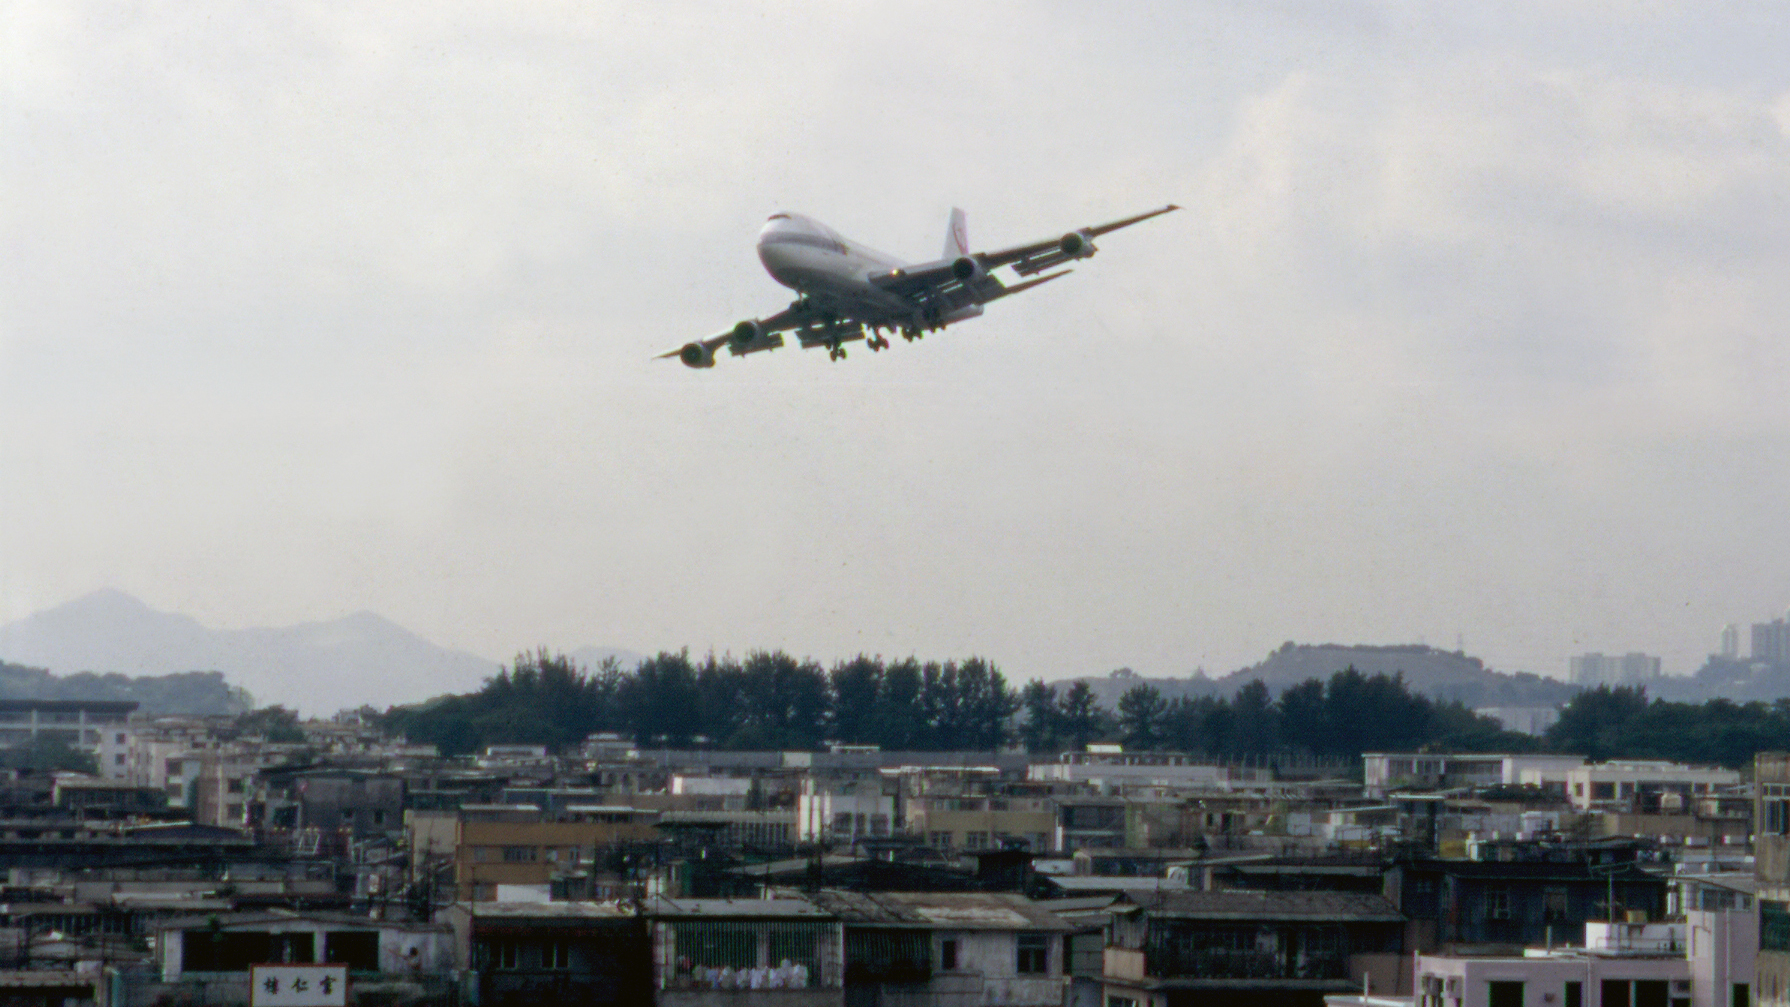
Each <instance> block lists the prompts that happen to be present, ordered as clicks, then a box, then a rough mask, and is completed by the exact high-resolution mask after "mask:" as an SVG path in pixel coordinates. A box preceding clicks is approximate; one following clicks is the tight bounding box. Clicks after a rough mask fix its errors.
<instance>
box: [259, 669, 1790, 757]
mask: <svg viewBox="0 0 1790 1007" xmlns="http://www.w3.org/2000/svg"><path fill="white" fill-rule="evenodd" d="M382 722H383V724H384V726H385V727H386V729H388V730H390V731H392V732H393V733H395V734H401V735H403V736H405V737H407V738H409V739H410V740H411V741H413V742H419V743H424V744H434V745H436V746H437V747H438V748H439V749H440V750H441V752H442V754H444V755H459V754H465V753H468V752H474V751H477V750H478V749H479V748H481V747H483V746H485V745H490V744H535V745H545V746H547V747H548V748H549V749H551V750H554V751H570V750H575V749H576V748H577V747H578V746H579V745H580V744H581V743H582V742H583V741H584V739H585V738H586V737H588V736H589V735H591V734H593V733H597V732H605V731H607V732H615V733H618V734H621V735H623V736H626V737H628V738H630V739H632V740H633V741H634V742H635V743H636V744H638V745H642V746H647V747H668V748H684V747H692V746H701V747H712V748H725V749H736V750H745V749H761V750H762V749H771V750H778V749H781V750H807V751H813V750H818V749H820V748H822V747H823V746H824V745H826V744H828V743H842V744H854V745H876V746H878V747H880V748H882V749H884V750H885V751H950V750H955V751H965V750H968V751H993V750H997V749H1000V748H1003V747H1007V746H1009V745H1020V746H1023V747H1024V748H1025V749H1026V750H1027V751H1030V752H1035V753H1054V752H1061V751H1075V750H1080V749H1082V748H1084V747H1085V746H1086V745H1088V744H1090V743H1094V742H1111V743H1119V744H1122V745H1124V746H1125V748H1126V749H1127V750H1128V751H1151V750H1155V751H1174V752H1186V753H1189V754H1192V755H1197V756H1204V757H1210V758H1221V759H1250V760H1258V761H1264V762H1271V761H1273V760H1274V759H1275V758H1276V757H1281V756H1316V757H1324V758H1356V757H1359V756H1360V755H1361V753H1363V752H1371V751H1417V750H1422V751H1438V752H1443V751H1446V752H1536V751H1549V752H1561V753H1572V754H1581V755H1585V756H1588V757H1590V758H1592V759H1594V760H1604V759H1612V758H1650V759H1670V760H1673V761H1678V762H1693V763H1717V764H1721V765H1726V766H1734V767H1739V766H1744V765H1748V764H1750V762H1751V761H1752V757H1753V753H1754V752H1757V751H1761V750H1766V749H1783V748H1790V699H1784V700H1778V701H1777V702H1776V703H1772V704H1769V705H1768V704H1765V703H1746V704H1737V703H1734V702H1731V701H1728V700H1723V699H1716V700H1711V701H1709V702H1708V703H1705V704H1702V705H1700V706H1699V705H1696V704H1690V703H1669V702H1664V701H1661V700H1654V701H1651V702H1649V701H1648V699H1647V697H1646V693H1645V692H1644V691H1643V690H1641V689H1639V688H1610V687H1608V686H1602V687H1599V688H1596V689H1590V690H1586V691H1583V692H1580V693H1579V694H1578V695H1577V696H1576V697H1575V698H1574V699H1573V700H1572V701H1571V702H1569V703H1568V704H1567V705H1566V706H1565V707H1564V708H1563V709H1562V711H1561V714H1560V719H1559V721H1558V722H1557V723H1556V724H1555V725H1554V726H1553V727H1552V728H1551V729H1550V730H1549V731H1548V732H1547V734H1546V735H1545V736H1543V737H1541V738H1536V737H1532V736H1530V735H1527V734H1522V733H1518V732H1512V731H1506V730H1503V728H1502V726H1501V725H1500V724H1499V722H1498V721H1497V720H1495V719H1493V718H1491V717H1487V716H1483V715H1480V714H1476V713H1474V712H1473V711H1472V710H1469V709H1467V708H1466V707H1464V706H1463V705H1461V704H1460V703H1458V702H1441V701H1437V700H1432V699H1430V698H1428V697H1426V696H1423V695H1421V694H1419V693H1416V692H1413V691H1412V690H1411V688H1410V686H1409V685H1408V684H1407V683H1406V682H1405V680H1404V678H1403V676H1402V675H1399V674H1393V675H1384V674H1374V675H1366V674H1363V673H1361V672H1360V671H1357V670H1356V669H1354V668H1353V667H1349V668H1344V669H1342V670H1340V671H1337V672H1335V673H1334V674H1332V675H1331V676H1330V677H1329V678H1328V679H1316V678H1314V679H1309V680H1307V681H1305V682H1301V683H1300V684H1298V685H1295V686H1292V687H1291V688H1288V689H1286V690H1285V691H1283V692H1281V693H1280V694H1279V695H1278V696H1276V695H1274V694H1273V693H1272V692H1271V691H1270V690H1269V688H1268V687H1267V686H1266V685H1265V684H1263V683H1262V682H1260V681H1254V682H1250V683H1247V684H1246V685H1244V686H1243V687H1242V688H1240V689H1239V690H1238V691H1237V692H1236V694H1235V695H1233V696H1231V697H1230V698H1228V699H1227V698H1224V697H1211V696H1207V697H1195V698H1188V697H1177V698H1174V699H1166V698H1165V697H1164V696H1163V695H1162V693H1161V691H1160V690H1158V689H1157V688H1156V687H1155V686H1152V685H1150V684H1148V683H1140V684H1138V685H1136V686H1134V687H1132V688H1131V689H1130V690H1129V691H1127V692H1126V693H1125V694H1124V695H1123V696H1122V697H1121V698H1120V699H1119V701H1118V703H1117V705H1116V707H1115V708H1113V709H1108V708H1106V707H1104V706H1102V705H1101V704H1100V702H1099V701H1098V699H1097V697H1096V696H1095V693H1094V691H1093V690H1092V689H1091V688H1090V687H1089V686H1088V683H1087V682H1085V681H1076V682H1073V683H1069V684H1067V685H1051V684H1048V683H1045V682H1043V681H1038V680H1033V681H1031V682H1029V683H1027V684H1026V685H1025V686H1024V687H1023V688H1021V689H1018V690H1015V689H1014V688H1012V687H1011V686H1010V685H1008V683H1007V680H1006V677H1005V676H1004V675H1003V674H1002V673H1001V671H1000V669H999V668H997V667H996V666H995V665H994V664H993V663H992V662H990V661H988V660H986V659H984V658H980V657H971V658H967V659H965V660H961V661H942V662H941V661H921V660H919V659H917V658H912V657H909V658H904V659H900V660H894V661H888V660H884V659H883V658H881V657H867V656H862V655H860V656H858V657H855V658H852V659H851V660H848V661H841V662H838V663H836V664H834V665H833V666H832V667H830V668H827V667H823V666H821V665H820V664H819V663H817V662H814V661H811V660H797V659H795V658H792V657H790V656H789V655H788V654H785V653H782V652H780V651H755V652H753V653H750V654H748V655H747V656H746V657H745V658H743V659H735V658H733V657H715V656H713V655H710V656H708V657H706V658H703V659H701V660H692V659H691V658H690V656H689V654H688V653H687V652H678V653H669V652H663V653H660V654H657V655H655V656H653V657H650V658H647V659H646V660H644V661H642V662H640V664H639V665H638V666H637V667H635V668H632V669H628V668H623V667H622V666H621V665H620V664H618V663H616V662H615V661H613V660H611V661H605V662H604V663H602V664H600V665H598V666H597V667H596V668H594V669H589V670H587V669H584V668H580V667H577V666H575V665H573V664H572V662H571V661H570V660H569V659H568V658H566V657H564V656H563V655H558V654H552V653H549V652H547V651H545V650H541V651H537V652H536V653H534V654H524V655H520V656H518V657H517V659H516V661H515V662H514V664H513V665H512V666H510V667H507V668H504V669H503V670H501V671H500V672H499V673H498V674H497V675H495V676H493V677H491V678H489V679H487V680H486V681H485V683H484V685H483V686H482V687H481V688H480V689H479V690H478V691H477V692H473V693H468V694H464V695H454V696H444V697H441V698H439V699H435V700H431V701H430V702H428V703H424V704H421V705H418V706H408V707H395V708H393V709H391V710H389V711H387V713H386V714H385V715H384V716H383V718H382ZM256 726H271V725H259V724H257V725H256Z"/></svg>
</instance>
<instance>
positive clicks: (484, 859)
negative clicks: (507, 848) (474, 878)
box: [472, 846, 492, 864]
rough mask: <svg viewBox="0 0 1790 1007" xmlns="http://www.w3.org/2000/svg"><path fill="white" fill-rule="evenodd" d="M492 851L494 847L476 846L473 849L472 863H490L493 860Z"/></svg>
mask: <svg viewBox="0 0 1790 1007" xmlns="http://www.w3.org/2000/svg"><path fill="white" fill-rule="evenodd" d="M491 850H492V847H489V846H474V847H473V848H472V862H473V863H475V864H483V863H488V862H489V861H490V860H491Z"/></svg>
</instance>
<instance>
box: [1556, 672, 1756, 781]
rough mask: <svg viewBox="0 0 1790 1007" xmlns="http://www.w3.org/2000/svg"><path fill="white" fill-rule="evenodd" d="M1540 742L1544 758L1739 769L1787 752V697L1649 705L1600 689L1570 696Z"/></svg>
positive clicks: (1631, 693)
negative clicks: (1757, 757) (1563, 755)
mask: <svg viewBox="0 0 1790 1007" xmlns="http://www.w3.org/2000/svg"><path fill="white" fill-rule="evenodd" d="M1544 742H1545V745H1546V747H1547V748H1548V749H1549V750H1551V751H1557V752H1572V753H1574V754H1581V755H1585V756H1587V757H1589V758H1591V759H1593V760H1598V761H1602V760H1606V759H1667V760H1670V761H1672V762H1689V763H1702V764H1715V765H1722V766H1727V767H1729V768H1730V769H1744V768H1748V767H1750V766H1751V765H1752V763H1753V755H1754V754H1755V753H1757V752H1763V751H1783V750H1785V749H1790V698H1785V699H1778V700H1775V701H1774V702H1771V703H1764V702H1750V703H1736V702H1734V701H1733V700H1730V699H1711V700H1709V701H1708V702H1705V703H1672V702H1667V701H1665V700H1662V699H1655V700H1653V701H1652V702H1649V701H1648V699H1647V692H1646V690H1645V689H1644V688H1642V687H1640V686H1619V687H1615V688H1612V687H1610V686H1607V685H1601V686H1598V687H1597V688H1595V689H1587V690H1585V691H1584V692H1581V693H1579V694H1578V695H1576V696H1574V697H1573V698H1572V701H1571V702H1569V703H1568V704H1567V705H1566V706H1565V707H1563V708H1562V709H1561V711H1560V719H1559V720H1558V721H1556V722H1555V723H1554V725H1553V726H1552V727H1550V728H1549V729H1548V732H1547V736H1546V738H1545V739H1544Z"/></svg>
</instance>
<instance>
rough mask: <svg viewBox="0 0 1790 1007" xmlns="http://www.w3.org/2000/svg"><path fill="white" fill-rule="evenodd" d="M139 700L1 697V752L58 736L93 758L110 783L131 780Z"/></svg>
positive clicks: (101, 773) (68, 744) (65, 742)
mask: <svg viewBox="0 0 1790 1007" xmlns="http://www.w3.org/2000/svg"><path fill="white" fill-rule="evenodd" d="M136 710H137V704H136V703H134V702H109V701H105V700H87V699H0V748H13V747H18V746H22V745H29V744H32V743H34V742H36V741H37V740H38V739H40V738H54V739H56V740H58V741H61V742H63V743H64V744H66V745H67V746H68V747H70V748H73V749H75V750H77V751H81V752H85V753H87V754H88V755H91V756H92V757H93V760H94V762H95V763H96V764H97V765H98V767H99V775H100V776H102V777H105V778H106V779H108V780H124V779H128V778H129V777H130V748H131V738H132V736H133V735H134V734H135V731H134V729H133V728H132V726H131V714H133V713H135V712H136Z"/></svg>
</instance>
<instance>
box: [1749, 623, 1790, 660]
mask: <svg viewBox="0 0 1790 1007" xmlns="http://www.w3.org/2000/svg"><path fill="white" fill-rule="evenodd" d="M1753 660H1755V661H1771V662H1774V663H1776V662H1782V661H1787V660H1790V620H1787V619H1778V620H1776V621H1774V622H1755V623H1753Z"/></svg>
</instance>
